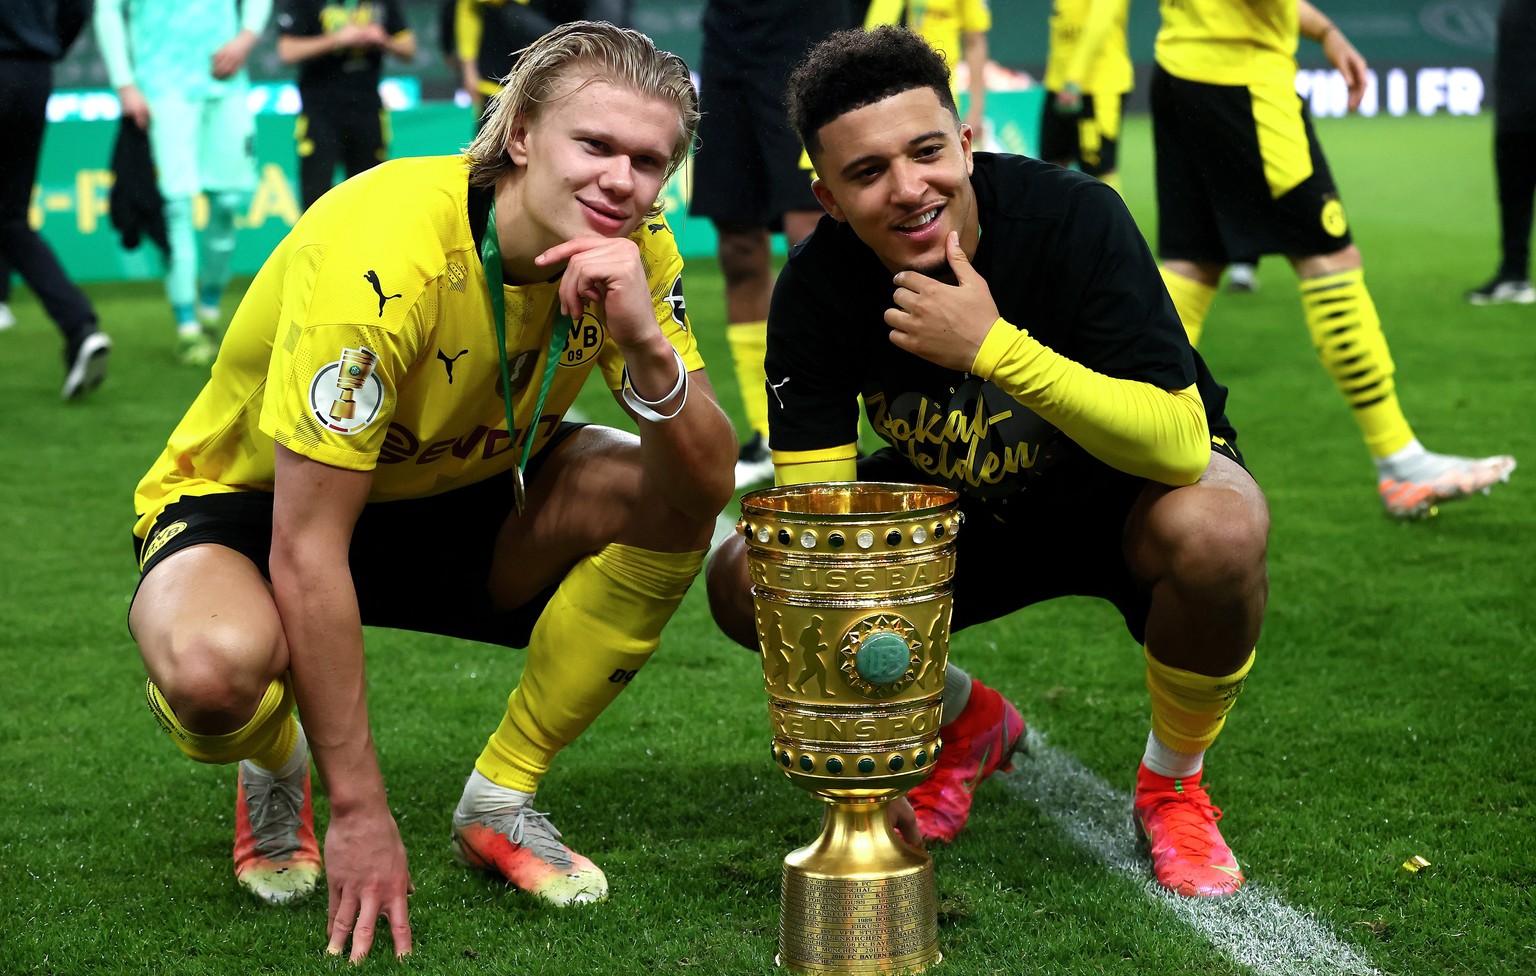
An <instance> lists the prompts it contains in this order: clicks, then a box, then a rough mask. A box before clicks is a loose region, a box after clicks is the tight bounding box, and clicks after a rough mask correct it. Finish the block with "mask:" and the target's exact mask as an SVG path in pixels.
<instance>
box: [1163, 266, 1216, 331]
mask: <svg viewBox="0 0 1536 976" xmlns="http://www.w3.org/2000/svg"><path fill="white" fill-rule="evenodd" d="M1157 270H1158V271H1160V272H1162V275H1163V287H1164V288H1167V289H1168V297H1169V298H1171V299H1173V307H1174V310H1175V311H1177V312H1178V313H1179V321H1180V322H1183V323H1184V334H1185V335H1187V336H1189V344H1190V345H1192V346H1198V345H1200V333H1201V332H1203V331H1204V330H1205V315H1206V313H1207V312H1209V311H1210V310H1211V302H1212V300H1214V299H1215V298H1216V289H1215V288H1212V287H1211V286H1210V285H1205V284H1201V283H1200V282H1198V281H1196V280H1195V279H1193V278H1186V277H1184V276H1183V275H1181V274H1174V273H1173V272H1172V271H1169V270H1168V269H1167V268H1163V267H1159V268H1158V269H1157Z"/></svg>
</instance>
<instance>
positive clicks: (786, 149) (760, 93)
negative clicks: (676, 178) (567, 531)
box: [688, 0, 855, 488]
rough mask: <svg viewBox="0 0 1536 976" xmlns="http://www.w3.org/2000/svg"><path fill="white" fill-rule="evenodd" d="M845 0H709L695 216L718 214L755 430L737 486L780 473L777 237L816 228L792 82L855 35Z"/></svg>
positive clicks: (733, 329) (731, 318) (740, 369)
mask: <svg viewBox="0 0 1536 976" xmlns="http://www.w3.org/2000/svg"><path fill="white" fill-rule="evenodd" d="M854 24H855V21H854V20H853V13H852V11H851V10H850V9H849V7H848V5H847V4H846V3H844V2H841V0H786V2H781V3H772V4H768V3H760V2H757V0H709V3H707V4H706V5H705V8H704V24H703V26H704V45H703V50H702V53H701V55H700V60H699V100H700V105H701V107H702V108H703V111H704V117H703V119H702V120H701V121H700V122H699V152H698V154H697V156H696V157H695V160H694V173H693V197H692V199H691V200H690V201H689V203H688V212H689V213H691V214H693V215H695V216H701V217H708V218H709V219H710V220H711V221H712V222H713V223H714V225H715V234H716V235H717V237H718V248H717V253H718V254H719V257H720V273H721V274H722V275H724V276H725V320H726V330H727V333H726V335H727V339H728V341H729V342H730V346H731V357H732V359H733V360H734V361H735V364H736V380H737V384H738V386H739V388H740V389H741V399H742V403H743V405H744V406H745V408H746V419H747V425H748V427H749V428H750V429H749V430H747V431H744V432H743V433H744V435H745V436H744V438H743V443H742V445H741V451H740V454H739V456H738V458H737V461H736V486H737V487H738V488H743V487H746V486H747V485H751V484H756V483H757V482H760V481H765V480H767V479H768V478H770V477H772V475H773V460H772V458H771V457H770V454H769V450H768V390H767V387H766V386H765V381H764V376H763V352H764V349H765V348H766V343H767V333H768V296H769V294H770V293H771V292H772V290H773V254H772V251H771V238H772V235H773V234H776V233H781V232H782V233H783V234H784V239H785V241H786V242H788V243H789V244H790V245H794V244H797V243H799V242H800V241H801V240H803V239H804V238H805V237H806V236H807V235H808V234H810V232H811V231H812V230H814V229H815V227H816V221H817V220H818V219H819V218H820V217H821V205H820V204H818V203H817V202H816V197H815V195H814V194H812V193H811V173H810V170H809V161H807V162H806V168H805V169H802V168H801V160H802V158H803V157H804V155H805V154H804V152H803V151H802V149H801V147H800V139H799V138H798V137H797V136H796V135H795V133H794V132H793V130H791V129H790V127H789V119H788V117H787V116H786V115H785V110H784V84H785V82H787V81H788V80H789V72H790V70H791V69H792V68H793V67H794V66H795V64H796V63H797V62H799V60H800V59H801V58H803V57H804V56H805V53H806V52H807V51H809V50H810V48H811V45H812V44H815V43H816V42H817V41H819V40H821V39H822V38H824V37H826V36H827V35H828V34H831V33H832V32H833V31H836V30H843V29H845V28H849V27H852V26H854Z"/></svg>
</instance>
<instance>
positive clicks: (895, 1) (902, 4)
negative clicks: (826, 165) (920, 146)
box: [796, 0, 907, 484]
mask: <svg viewBox="0 0 1536 976" xmlns="http://www.w3.org/2000/svg"><path fill="white" fill-rule="evenodd" d="M906 6H907V5H906V0H871V3H870V5H869V10H867V11H865V13H864V29H865V30H874V29H875V28H876V27H879V26H880V25H882V24H899V23H901V22H902V18H903V16H904V15H905V13H906ZM799 483H800V482H796V484H799Z"/></svg>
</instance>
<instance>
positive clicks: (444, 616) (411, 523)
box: [133, 423, 582, 647]
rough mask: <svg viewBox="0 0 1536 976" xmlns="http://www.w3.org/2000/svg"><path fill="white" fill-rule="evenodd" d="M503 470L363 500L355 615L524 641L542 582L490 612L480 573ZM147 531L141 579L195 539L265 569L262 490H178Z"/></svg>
mask: <svg viewBox="0 0 1536 976" xmlns="http://www.w3.org/2000/svg"><path fill="white" fill-rule="evenodd" d="M581 426H582V425H581V424H572V423H564V424H561V425H560V428H559V429H558V430H557V431H556V432H555V435H554V436H553V437H552V438H551V439H550V441H549V444H548V445H547V446H546V447H545V448H544V449H543V450H541V451H540V452H539V453H538V455H536V456H535V457H533V458H531V459H530V460H529V462H528V472H527V480H528V482H529V483H532V482H533V480H534V479H535V478H536V477H538V469H539V466H540V463H541V462H542V460H543V459H545V458H547V457H549V455H550V451H551V450H553V449H554V448H555V447H556V446H557V445H558V444H560V442H561V441H563V440H564V439H565V438H566V437H569V436H570V435H571V434H572V433H574V432H575V431H576V430H578V429H580V427H581ZM512 479H513V473H512V472H511V471H508V472H505V473H503V474H500V475H497V476H496V477H493V478H487V479H486V480H485V481H479V482H476V483H475V484H472V485H466V486H465V487H463V488H456V489H454V490H453V491H448V492H444V493H443V494H440V495H431V496H428V497H426V498H412V499H407V500H405V501H395V502H375V503H372V504H369V505H366V506H364V507H363V511H362V514H361V515H360V516H359V517H358V520H357V526H356V528H354V529H353V532H352V549H351V552H350V554H349V556H348V562H349V564H350V568H351V572H352V584H353V587H354V589H355V590H356V591H357V600H358V607H359V609H360V610H361V611H362V620H363V623H364V624H367V625H370V626H375V627H390V628H393V629H396V630H414V631H420V632H423V633H428V634H443V635H445V636H448V637H461V638H464V639H465V640H473V641H482V642H484V643H487V644H500V645H503V646H506V647H527V646H528V637H529V635H530V634H531V633H532V632H533V625H534V623H535V622H536V621H537V620H538V618H539V614H540V613H542V612H543V611H544V605H545V604H546V603H548V602H549V598H550V597H551V596H552V595H554V592H555V587H554V586H551V587H549V588H547V589H546V590H544V591H543V592H542V593H540V594H539V595H538V596H537V597H535V598H534V599H533V600H531V601H529V602H528V603H526V604H524V605H523V606H521V607H518V608H517V609H515V610H509V611H498V610H496V609H495V608H494V607H493V605H492V602H491V594H490V590H489V589H488V587H487V585H486V584H487V581H488V579H489V577H490V569H491V557H492V555H493V553H494V552H495V548H496V536H497V534H498V532H499V530H500V528H501V525H502V523H503V522H505V521H506V520H507V517H508V516H509V515H511V514H512V511H513V501H512ZM147 539H148V540H149V541H148V542H147V543H146V541H145V539H140V538H139V537H138V536H134V539H133V544H134V554H135V557H136V558H137V559H138V560H139V562H140V569H139V573H140V579H141V580H142V579H143V577H144V576H145V575H147V574H148V573H149V572H150V571H151V570H152V569H154V568H155V566H156V565H158V564H159V562H160V561H161V560H162V559H164V558H165V557H166V556H169V555H170V554H171V553H173V552H179V551H180V550H182V549H185V548H187V547H188V546H195V545H199V544H201V543H214V544H217V545H221V546H225V547H227V548H230V549H233V550H235V551H236V552H238V553H240V554H241V555H243V556H245V557H246V558H247V559H249V560H250V561H251V562H253V563H255V564H256V568H257V569H258V570H260V571H261V574H262V575H263V576H265V577H266V578H267V579H269V580H270V579H271V578H272V572H271V568H270V565H269V562H268V560H269V556H270V554H271V550H272V495H271V494H270V493H268V492H259V491H238V492H221V493H218V494H213V495H187V496H184V497H183V498H181V499H180V500H179V501H176V502H174V503H172V504H170V505H168V506H166V509H165V511H164V512H162V513H161V514H160V517H159V518H157V519H156V520H155V524H154V525H153V526H152V527H151V528H150V531H149V533H148V536H147Z"/></svg>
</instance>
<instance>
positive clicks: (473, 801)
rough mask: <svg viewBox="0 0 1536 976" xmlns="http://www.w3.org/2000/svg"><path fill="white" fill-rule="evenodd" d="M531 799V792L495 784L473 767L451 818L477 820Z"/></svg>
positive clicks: (520, 804)
mask: <svg viewBox="0 0 1536 976" xmlns="http://www.w3.org/2000/svg"><path fill="white" fill-rule="evenodd" d="M532 800H533V794H532V793H524V792H523V791H522V790H514V789H509V788H507V787H505V786H497V785H496V784H495V783H492V782H491V781H490V780H489V779H486V778H485V776H483V775H481V773H480V770H478V769H475V770H471V771H470V774H469V782H467V783H465V784H464V795H463V796H461V797H459V806H458V809H457V810H455V811H454V813H453V818H454V819H455V820H459V821H465V822H468V821H474V820H479V819H480V818H481V817H484V816H487V815H489V814H492V813H495V812H497V811H498V810H506V809H508V808H516V807H520V806H522V805H524V804H525V803H529V802H532Z"/></svg>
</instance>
